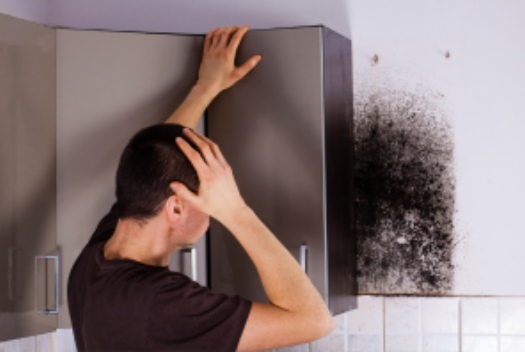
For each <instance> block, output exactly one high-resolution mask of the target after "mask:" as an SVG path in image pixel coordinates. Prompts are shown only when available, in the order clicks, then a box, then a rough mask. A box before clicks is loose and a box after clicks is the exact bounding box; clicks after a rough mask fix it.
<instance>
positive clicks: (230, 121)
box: [207, 27, 327, 302]
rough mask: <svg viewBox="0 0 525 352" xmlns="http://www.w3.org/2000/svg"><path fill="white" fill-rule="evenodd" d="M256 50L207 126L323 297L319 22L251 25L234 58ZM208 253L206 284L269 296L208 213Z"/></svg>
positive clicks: (251, 199) (250, 199)
mask: <svg viewBox="0 0 525 352" xmlns="http://www.w3.org/2000/svg"><path fill="white" fill-rule="evenodd" d="M256 54H260V55H261V56H262V60H261V62H260V63H259V64H258V65H257V66H256V67H255V68H254V69H253V70H252V71H250V72H249V73H248V74H247V75H246V76H245V77H244V78H243V79H242V80H240V81H239V82H237V83H236V84H235V85H234V86H232V87H231V88H230V89H228V90H226V91H223V92H222V93H220V94H219V95H218V96H217V98H216V99H215V100H214V101H213V102H212V103H211V104H210V107H209V109H208V120H207V121H208V134H209V137H210V138H211V139H212V140H213V141H215V142H216V143H217V144H218V145H219V147H220V148H221V150H222V151H223V154H224V156H225V158H226V160H227V161H228V162H229V164H230V165H231V167H232V169H233V173H234V175H235V179H236V181H237V184H238V186H239V190H240V192H241V195H242V196H243V198H244V199H245V201H246V203H247V204H248V205H249V206H250V207H251V208H252V209H253V210H254V211H255V213H256V214H257V215H258V216H259V218H260V219H261V220H262V222H263V223H264V224H265V225H266V226H268V228H269V229H270V230H271V231H272V232H273V233H274V235H275V236H276V237H277V238H278V239H279V240H280V241H281V243H282V244H283V245H284V246H285V247H286V248H287V249H288V250H289V251H290V253H291V254H292V255H293V256H294V257H295V258H296V259H297V261H298V262H299V263H303V265H304V269H305V270H306V272H307V274H308V276H309V277H310V279H311V280H312V282H313V283H314V285H315V286H316V287H317V289H318V290H319V292H320V294H321V296H322V297H324V298H325V299H327V298H326V297H327V294H326V293H327V292H326V280H327V275H326V250H325V228H324V216H325V214H324V210H325V209H324V206H323V197H324V186H323V181H324V180H323V168H324V159H323V123H324V122H323V105H322V71H321V67H322V65H321V58H322V57H321V33H320V27H303V28H287V29H275V30H260V31H256V30H254V31H249V32H248V33H246V35H245V37H244V38H243V41H242V42H241V43H240V45H239V49H238V55H237V60H236V61H237V62H236V64H237V65H241V64H243V63H244V62H246V60H247V59H249V58H250V57H251V56H253V55H256ZM305 248H307V250H306V251H305V250H304V249H305ZM210 256H211V257H210V260H211V266H210V267H211V269H210V270H211V273H210V275H211V289H212V291H217V292H222V293H226V294H230V295H233V294H239V295H241V296H243V297H246V298H248V299H251V300H254V301H259V302H268V298H267V296H266V294H265V291H264V288H263V285H262V282H261V280H260V278H259V275H258V272H257V270H256V268H255V265H254V264H253V262H252V261H251V259H250V257H249V256H248V254H247V253H246V252H245V251H244V249H243V248H242V246H241V245H240V243H239V242H238V241H237V240H236V238H235V237H234V236H233V235H232V234H231V233H229V232H228V230H227V229H226V228H225V227H224V226H222V225H221V224H220V223H218V222H217V221H214V220H212V221H211V222H210Z"/></svg>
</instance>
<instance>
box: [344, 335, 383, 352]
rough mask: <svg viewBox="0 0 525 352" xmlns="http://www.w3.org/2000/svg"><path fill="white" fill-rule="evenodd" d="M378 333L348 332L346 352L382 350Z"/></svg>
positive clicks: (381, 342) (379, 351) (378, 351)
mask: <svg viewBox="0 0 525 352" xmlns="http://www.w3.org/2000/svg"><path fill="white" fill-rule="evenodd" d="M382 351H383V341H382V338H381V335H380V334H348V352H382Z"/></svg>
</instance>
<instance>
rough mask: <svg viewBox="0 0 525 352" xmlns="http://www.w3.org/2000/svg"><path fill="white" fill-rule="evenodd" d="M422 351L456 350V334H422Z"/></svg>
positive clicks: (441, 351)
mask: <svg viewBox="0 0 525 352" xmlns="http://www.w3.org/2000/svg"><path fill="white" fill-rule="evenodd" d="M422 338H423V349H422V351H424V352H457V351H459V339H458V335H457V334H456V335H423V337H422Z"/></svg>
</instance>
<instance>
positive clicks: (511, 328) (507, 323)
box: [500, 297, 525, 335]
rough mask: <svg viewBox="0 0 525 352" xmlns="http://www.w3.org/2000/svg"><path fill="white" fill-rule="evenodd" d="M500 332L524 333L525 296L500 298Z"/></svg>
mask: <svg viewBox="0 0 525 352" xmlns="http://www.w3.org/2000/svg"><path fill="white" fill-rule="evenodd" d="M500 319H501V321H500V324H501V325H500V327H501V331H500V333H501V334H515V335H525V298H514V297H501V298H500Z"/></svg>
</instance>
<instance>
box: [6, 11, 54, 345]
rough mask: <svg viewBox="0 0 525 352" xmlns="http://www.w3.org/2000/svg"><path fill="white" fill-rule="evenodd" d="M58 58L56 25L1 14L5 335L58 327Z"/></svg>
mask: <svg viewBox="0 0 525 352" xmlns="http://www.w3.org/2000/svg"><path fill="white" fill-rule="evenodd" d="M55 61H56V51H55V30H53V29H50V28H47V27H44V26H41V25H38V24H35V23H32V22H29V21H25V20H21V19H17V18H14V17H10V16H5V15H0V251H1V254H0V340H1V341H4V340H12V339H17V338H21V337H25V336H30V335H36V334H42V333H45V332H51V331H53V330H55V329H56V328H57V314H56V313H57V312H56V309H57V308H58V307H57V306H58V299H59V297H58V290H57V288H58V284H61V283H60V282H58V281H57V275H58V267H59V264H60V263H59V262H58V256H57V245H56V221H55V219H56V142H55V108H56V104H55V102H56V99H55V93H56V71H55ZM62 284H63V283H62Z"/></svg>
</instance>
